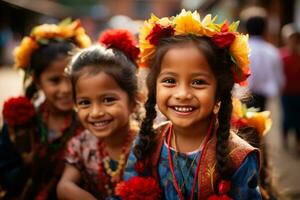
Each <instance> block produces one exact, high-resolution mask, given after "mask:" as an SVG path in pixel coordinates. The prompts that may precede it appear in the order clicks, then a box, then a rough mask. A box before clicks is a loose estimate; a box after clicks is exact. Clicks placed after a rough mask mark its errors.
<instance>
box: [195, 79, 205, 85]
mask: <svg viewBox="0 0 300 200" xmlns="http://www.w3.org/2000/svg"><path fill="white" fill-rule="evenodd" d="M204 84H206V82H205V81H204V80H200V79H197V80H194V81H193V82H192V85H204Z"/></svg>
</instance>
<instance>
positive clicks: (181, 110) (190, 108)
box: [171, 106, 196, 113]
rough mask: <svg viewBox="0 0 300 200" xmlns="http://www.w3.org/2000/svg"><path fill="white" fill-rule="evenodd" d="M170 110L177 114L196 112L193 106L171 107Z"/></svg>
mask: <svg viewBox="0 0 300 200" xmlns="http://www.w3.org/2000/svg"><path fill="white" fill-rule="evenodd" d="M171 108H172V109H173V110H175V111H176V112H179V113H190V112H193V111H194V110H196V108H195V107H193V106H171Z"/></svg>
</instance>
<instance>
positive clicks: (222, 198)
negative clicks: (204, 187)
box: [208, 195, 232, 200]
mask: <svg viewBox="0 0 300 200" xmlns="http://www.w3.org/2000/svg"><path fill="white" fill-rule="evenodd" d="M208 200H232V198H230V197H229V196H227V195H220V196H218V195H213V196H210V197H209V198H208Z"/></svg>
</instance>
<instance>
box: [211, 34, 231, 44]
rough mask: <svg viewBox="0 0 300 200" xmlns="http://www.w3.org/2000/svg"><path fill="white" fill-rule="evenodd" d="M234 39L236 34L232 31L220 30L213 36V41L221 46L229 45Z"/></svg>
mask: <svg viewBox="0 0 300 200" xmlns="http://www.w3.org/2000/svg"><path fill="white" fill-rule="evenodd" d="M234 39H235V35H234V33H231V32H220V33H217V34H215V35H214V36H213V37H212V41H213V42H214V43H215V45H217V46H218V47H220V48H225V47H229V46H230V45H231V43H232V42H233V41H234Z"/></svg>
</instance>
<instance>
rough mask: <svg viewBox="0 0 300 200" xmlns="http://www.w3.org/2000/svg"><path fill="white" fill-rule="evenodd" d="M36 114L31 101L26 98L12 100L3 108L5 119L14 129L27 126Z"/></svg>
mask: <svg viewBox="0 0 300 200" xmlns="http://www.w3.org/2000/svg"><path fill="white" fill-rule="evenodd" d="M35 114H36V113H35V109H34V106H33V105H32V103H31V101H30V100H29V99H27V98H26V97H24V96H20V97H16V98H10V99H9V100H7V101H6V102H5V103H4V106H3V118H4V120H5V122H6V123H7V124H8V125H9V126H12V127H15V126H22V125H26V123H28V122H29V121H30V120H31V119H32V118H33V117H34V116H35Z"/></svg>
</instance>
